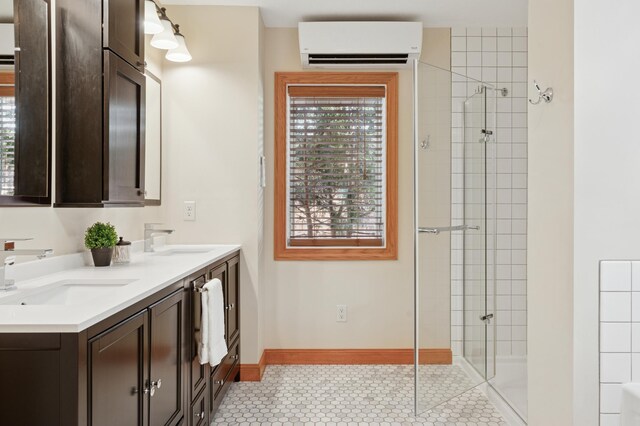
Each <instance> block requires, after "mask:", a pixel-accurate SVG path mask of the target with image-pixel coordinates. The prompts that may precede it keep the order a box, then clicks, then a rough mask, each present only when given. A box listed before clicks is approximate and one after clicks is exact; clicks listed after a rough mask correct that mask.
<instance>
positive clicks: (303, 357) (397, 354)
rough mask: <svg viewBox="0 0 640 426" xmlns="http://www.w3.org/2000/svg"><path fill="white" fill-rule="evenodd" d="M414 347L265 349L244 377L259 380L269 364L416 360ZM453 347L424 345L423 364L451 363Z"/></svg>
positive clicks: (242, 370)
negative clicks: (434, 347)
mask: <svg viewBox="0 0 640 426" xmlns="http://www.w3.org/2000/svg"><path fill="white" fill-rule="evenodd" d="M413 353H414V352H413V349H265V350H264V352H263V353H262V357H261V358H260V362H259V363H258V364H242V365H240V380H241V381H243V382H259V381H261V380H262V375H263V374H264V369H265V367H266V366H267V365H313V364H318V365H320V364H325V365H326V364H338V365H357V364H369V365H371V364H397V365H399V364H413V361H414V360H413ZM452 362H453V355H452V353H451V349H448V348H445V349H420V364H451V363H452Z"/></svg>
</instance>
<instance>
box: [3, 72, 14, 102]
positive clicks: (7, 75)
mask: <svg viewBox="0 0 640 426" xmlns="http://www.w3.org/2000/svg"><path fill="white" fill-rule="evenodd" d="M7 84H10V85H11V86H7ZM15 84H16V81H15V74H14V72H13V71H11V72H0V96H2V97H15V95H16V89H15Z"/></svg>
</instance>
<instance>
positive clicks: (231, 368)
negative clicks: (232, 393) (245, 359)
mask: <svg viewBox="0 0 640 426" xmlns="http://www.w3.org/2000/svg"><path fill="white" fill-rule="evenodd" d="M239 358H240V356H239V352H238V343H236V344H235V346H234V347H233V348H231V350H230V351H229V353H228V354H227V356H226V357H224V359H223V360H222V362H220V365H218V366H217V367H216V369H215V370H214V371H213V373H212V374H211V381H210V389H211V391H210V393H209V411H210V413H209V417H212V416H213V413H215V411H216V410H217V408H218V406H219V405H220V402H222V398H224V394H225V392H226V389H228V388H229V385H230V383H229V382H232V381H233V379H234V376H235V374H234V372H235V371H237V366H238V363H239Z"/></svg>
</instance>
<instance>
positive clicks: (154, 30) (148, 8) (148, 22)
mask: <svg viewBox="0 0 640 426" xmlns="http://www.w3.org/2000/svg"><path fill="white" fill-rule="evenodd" d="M163 30H164V27H163V26H162V22H160V18H158V12H157V11H156V4H155V3H154V2H153V0H145V2H144V33H145V34H158V33H161V32H162V31H163Z"/></svg>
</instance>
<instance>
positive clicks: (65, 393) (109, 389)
mask: <svg viewBox="0 0 640 426" xmlns="http://www.w3.org/2000/svg"><path fill="white" fill-rule="evenodd" d="M238 266H239V256H238V253H237V252H236V253H233V254H231V255H229V256H227V257H226V258H224V259H221V260H219V261H217V262H214V263H212V264H211V265H209V266H208V267H206V268H204V269H202V270H201V271H199V272H197V273H194V274H192V275H190V276H188V277H186V278H184V279H183V280H180V281H178V282H176V283H174V284H172V285H170V286H168V287H166V288H164V289H163V290H161V291H159V292H158V293H156V294H154V295H151V296H149V297H147V298H145V299H143V300H141V301H140V302H137V303H135V304H134V305H133V306H130V307H128V308H126V309H124V310H123V311H121V312H119V313H117V314H114V315H113V316H111V317H109V318H107V319H105V320H103V321H101V322H99V323H98V324H95V325H93V326H91V327H89V328H88V329H86V330H83V331H82V332H79V333H37V334H35V333H20V334H17V333H6V334H0V378H1V382H2V386H0V413H2V415H1V416H0V419H1V420H0V423H1V424H7V425H9V424H10V425H12V426H22V425H24V426H32V425H33V426H41V425H47V426H103V425H104V426H112V425H132V426H133V425H135V426H177V425H185V426H188V425H193V426H204V425H208V424H209V422H210V421H212V420H213V415H214V414H215V410H216V409H217V407H218V406H219V405H220V403H221V401H222V399H223V398H224V396H225V394H226V392H227V390H228V388H229V385H230V383H231V382H233V381H234V380H238V379H239V362H240V343H239V342H240V331H239V329H238V331H237V332H236V333H235V338H234V340H233V341H232V342H231V344H229V345H228V348H229V353H228V354H227V355H226V357H225V358H224V359H223V360H222V361H221V363H220V364H219V365H218V366H216V367H215V368H211V367H210V366H209V365H208V364H205V365H200V362H199V359H198V353H197V343H196V337H197V333H198V332H199V327H200V316H199V315H200V314H199V312H200V294H201V293H198V292H196V291H194V288H200V287H201V286H202V285H204V283H205V282H206V281H208V280H210V279H213V272H214V271H216V274H217V275H216V277H222V278H223V279H224V281H223V290H224V296H225V304H227V305H228V303H229V302H230V301H231V300H232V298H234V297H235V298H237V295H238V290H239V274H238V271H237V269H238ZM234 270H235V272H232V271H234ZM227 271H229V272H227ZM230 291H231V292H233V294H235V295H236V296H230ZM236 303H237V301H236ZM235 306H238V305H237V304H236V305H235ZM228 311H229V310H227V312H228ZM232 328H235V326H233V327H232ZM34 407H37V409H33V408H34Z"/></svg>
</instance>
